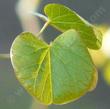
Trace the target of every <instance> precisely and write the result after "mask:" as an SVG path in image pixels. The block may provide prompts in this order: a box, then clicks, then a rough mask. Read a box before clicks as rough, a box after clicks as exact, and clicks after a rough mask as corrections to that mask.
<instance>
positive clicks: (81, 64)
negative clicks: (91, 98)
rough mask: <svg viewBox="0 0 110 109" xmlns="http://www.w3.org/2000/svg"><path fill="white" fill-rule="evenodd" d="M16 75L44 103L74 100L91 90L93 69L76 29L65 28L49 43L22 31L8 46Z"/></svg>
mask: <svg viewBox="0 0 110 109" xmlns="http://www.w3.org/2000/svg"><path fill="white" fill-rule="evenodd" d="M11 60H12V64H13V67H14V70H15V72H16V76H17V78H18V80H19V81H20V82H21V84H22V85H23V86H24V87H25V88H26V90H27V91H28V92H29V93H30V94H31V95H32V96H34V97H35V98H36V99H37V100H38V101H40V102H41V103H44V104H47V105H48V104H63V103H67V102H70V101H74V100H76V99H78V98H80V97H81V96H82V95H84V94H85V93H86V92H88V91H90V90H92V89H93V88H94V87H95V85H96V81H97V72H96V70H95V67H94V64H93V62H92V60H91V57H90V55H89V53H88V51H87V49H86V47H85V45H84V44H83V42H82V40H81V39H80V37H79V35H78V33H77V32H76V31H74V30H69V31H67V32H65V33H63V34H62V35H60V36H59V37H58V38H57V39H55V41H54V42H52V43H51V44H50V45H48V44H46V43H44V42H43V41H42V40H39V39H38V38H36V37H35V36H34V35H33V34H31V33H22V34H20V35H19V36H18V37H17V38H16V39H15V41H14V43H13V45H12V48H11Z"/></svg>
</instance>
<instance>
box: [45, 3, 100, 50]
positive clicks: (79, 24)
mask: <svg viewBox="0 0 110 109" xmlns="http://www.w3.org/2000/svg"><path fill="white" fill-rule="evenodd" d="M44 11H45V14H46V15H47V16H48V18H49V20H50V24H51V25H52V26H54V27H56V28H57V29H59V30H61V31H62V32H63V31H66V30H69V29H75V30H77V31H78V32H79V33H80V36H81V38H82V39H83V41H84V43H85V44H86V46H87V47H88V48H91V49H99V48H100V47H101V44H102V34H101V32H100V31H99V30H98V29H97V28H96V27H94V26H92V25H91V24H89V23H88V22H87V21H85V20H84V19H83V18H81V17H80V16H79V15H78V14H76V13H75V12H74V11H72V10H70V9H69V8H67V7H65V6H63V5H60V4H48V5H47V6H46V7H45V9H44Z"/></svg>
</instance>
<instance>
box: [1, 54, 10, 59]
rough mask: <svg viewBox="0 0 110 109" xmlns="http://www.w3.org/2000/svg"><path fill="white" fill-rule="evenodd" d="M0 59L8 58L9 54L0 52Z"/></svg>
mask: <svg viewBox="0 0 110 109" xmlns="http://www.w3.org/2000/svg"><path fill="white" fill-rule="evenodd" d="M1 59H10V54H0V60H1Z"/></svg>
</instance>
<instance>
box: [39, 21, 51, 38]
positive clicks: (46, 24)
mask: <svg viewBox="0 0 110 109" xmlns="http://www.w3.org/2000/svg"><path fill="white" fill-rule="evenodd" d="M49 23H50V21H47V22H46V23H45V24H44V26H43V27H42V29H41V30H40V32H39V33H38V34H37V37H39V36H40V35H41V34H42V33H43V32H44V30H45V29H46V28H47V26H48V25H49Z"/></svg>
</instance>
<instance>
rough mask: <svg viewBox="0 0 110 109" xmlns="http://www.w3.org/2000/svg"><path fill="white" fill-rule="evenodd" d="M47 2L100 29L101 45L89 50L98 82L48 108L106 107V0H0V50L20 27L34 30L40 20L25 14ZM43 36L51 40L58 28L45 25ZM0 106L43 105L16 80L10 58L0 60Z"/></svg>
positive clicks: (109, 52)
mask: <svg viewBox="0 0 110 109" xmlns="http://www.w3.org/2000/svg"><path fill="white" fill-rule="evenodd" d="M48 3H61V4H64V5H66V6H68V7H70V8H71V9H73V10H75V11H76V12H77V13H79V15H80V16H82V17H84V18H85V19H86V20H88V21H89V22H91V23H92V24H94V25H97V27H98V28H99V29H101V31H102V32H103V37H104V40H103V46H102V49H101V50H99V51H93V50H90V53H91V55H92V57H93V60H94V63H95V64H96V66H97V69H98V71H99V80H98V85H97V87H96V89H95V90H94V91H92V92H91V93H88V94H87V95H86V96H84V97H82V98H81V99H80V100H77V101H75V102H73V103H69V104H66V105H62V106H55V105H52V106H49V109H109V108H110V61H109V58H110V30H109V25H110V0H83V1H82V0H0V53H9V52H10V47H11V44H12V42H13V40H14V38H15V37H16V36H17V35H18V34H19V33H21V32H23V31H30V32H33V33H37V32H38V31H39V29H40V28H41V27H42V25H43V24H44V22H42V21H41V20H40V19H37V18H36V17H34V16H32V15H31V14H29V13H28V12H29V11H38V12H41V13H43V7H44V6H45V5H46V4H48ZM46 30H47V31H45V32H44V35H45V37H43V39H44V40H45V41H46V42H48V43H49V42H50V41H52V40H54V38H55V37H56V36H57V35H58V34H59V32H58V31H57V30H55V29H53V28H52V27H48V28H47V29H46ZM0 109H46V107H45V106H42V105H40V104H38V103H37V102H35V101H34V100H33V98H32V97H31V96H30V95H29V94H28V93H27V92H26V91H25V90H24V89H23V88H22V87H21V85H20V84H19V82H18V81H17V79H16V77H15V74H14V71H13V68H12V65H11V62H10V59H5V60H3V59H1V60H0Z"/></svg>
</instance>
